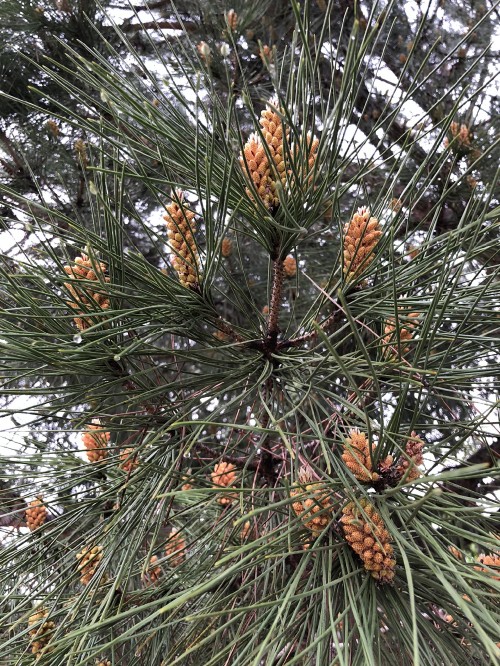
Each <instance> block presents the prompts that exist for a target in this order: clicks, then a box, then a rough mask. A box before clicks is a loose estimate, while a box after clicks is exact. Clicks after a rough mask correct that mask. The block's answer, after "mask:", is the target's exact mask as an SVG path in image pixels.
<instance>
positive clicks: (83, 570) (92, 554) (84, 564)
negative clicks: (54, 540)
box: [76, 546, 103, 585]
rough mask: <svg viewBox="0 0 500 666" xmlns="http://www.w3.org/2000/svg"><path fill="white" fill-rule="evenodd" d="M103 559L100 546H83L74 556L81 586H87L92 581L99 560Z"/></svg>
mask: <svg viewBox="0 0 500 666" xmlns="http://www.w3.org/2000/svg"><path fill="white" fill-rule="evenodd" d="M102 558H103V552H102V546H93V547H88V546H85V547H84V548H82V550H81V551H80V552H79V553H77V554H76V559H77V560H78V572H79V574H80V582H81V583H82V585H88V584H89V583H90V581H91V580H92V577H93V576H94V574H95V572H96V571H97V568H98V566H99V564H100V563H101V560H102Z"/></svg>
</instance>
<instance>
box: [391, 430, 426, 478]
mask: <svg viewBox="0 0 500 666" xmlns="http://www.w3.org/2000/svg"><path fill="white" fill-rule="evenodd" d="M423 448H424V442H423V441H422V440H421V439H420V437H419V436H418V435H417V433H416V432H414V431H413V432H412V433H411V436H410V439H409V440H408V442H407V443H406V446H405V453H406V455H405V456H401V457H400V458H399V459H398V461H397V465H396V472H397V474H398V476H399V477H400V478H401V479H402V478H404V479H405V481H415V479H418V477H419V476H420V469H419V466H420V465H422V463H423V462H424V457H423V455H422V451H423Z"/></svg>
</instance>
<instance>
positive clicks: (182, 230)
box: [163, 192, 200, 288]
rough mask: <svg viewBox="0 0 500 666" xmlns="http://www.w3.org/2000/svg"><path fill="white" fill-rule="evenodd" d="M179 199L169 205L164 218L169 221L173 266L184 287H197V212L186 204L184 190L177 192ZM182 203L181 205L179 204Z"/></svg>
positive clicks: (168, 233)
mask: <svg viewBox="0 0 500 666" xmlns="http://www.w3.org/2000/svg"><path fill="white" fill-rule="evenodd" d="M177 197H178V200H179V203H177V201H172V203H170V204H169V205H168V206H167V207H166V211H167V214H166V215H164V216H163V219H164V220H166V222H167V235H168V239H169V244H170V248H171V249H172V257H171V260H172V266H173V268H174V270H175V271H176V272H177V275H178V276H179V282H180V283H181V284H182V285H183V286H184V287H191V288H195V287H196V285H197V283H198V281H199V273H200V257H199V254H198V248H197V246H196V243H195V240H194V233H195V231H196V224H195V221H194V218H195V213H194V212H193V211H192V210H190V209H189V206H188V204H185V203H184V201H183V199H184V195H183V193H182V192H177ZM179 204H180V205H179Z"/></svg>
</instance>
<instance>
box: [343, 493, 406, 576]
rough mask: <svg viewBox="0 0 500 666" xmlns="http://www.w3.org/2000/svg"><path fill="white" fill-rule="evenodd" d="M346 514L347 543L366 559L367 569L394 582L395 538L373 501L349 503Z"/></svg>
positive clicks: (344, 523) (344, 511)
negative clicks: (392, 543) (393, 538)
mask: <svg viewBox="0 0 500 666" xmlns="http://www.w3.org/2000/svg"><path fill="white" fill-rule="evenodd" d="M342 514H343V515H342V518H341V519H340V522H341V523H342V528H343V530H344V535H345V538H346V540H347V543H348V544H349V546H350V547H351V548H352V549H353V551H354V552H355V553H356V555H358V556H359V557H360V558H361V559H362V560H363V564H364V567H365V569H366V570H367V571H369V572H370V574H371V575H372V576H373V578H375V579H376V580H378V581H379V582H380V583H389V582H390V581H392V579H393V578H394V568H395V566H396V560H395V559H394V558H393V554H394V551H393V548H392V546H391V544H390V542H391V537H390V534H389V532H388V531H387V528H386V526H385V523H384V521H383V520H382V518H381V517H380V516H379V514H378V513H377V512H376V510H375V507H374V506H373V504H370V503H369V502H368V500H366V499H361V500H360V501H359V503H358V504H356V503H354V502H349V504H347V505H346V506H345V507H344V508H343V509H342Z"/></svg>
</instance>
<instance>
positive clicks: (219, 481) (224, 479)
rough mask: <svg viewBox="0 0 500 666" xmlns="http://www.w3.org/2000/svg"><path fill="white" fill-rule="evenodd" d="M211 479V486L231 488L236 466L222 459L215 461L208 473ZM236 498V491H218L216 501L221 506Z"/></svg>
mask: <svg viewBox="0 0 500 666" xmlns="http://www.w3.org/2000/svg"><path fill="white" fill-rule="evenodd" d="M210 476H211V479H212V487H213V488H232V487H234V484H235V483H236V467H235V466H234V465H233V464H232V463H228V462H225V461H224V460H223V461H222V462H220V463H217V464H216V465H215V467H214V469H213V472H211V474H210ZM236 498H237V495H236V493H230V492H229V493H228V492H226V493H224V492H222V493H219V496H218V497H217V501H218V502H219V504H221V505H222V506H226V505H229V504H232V502H233V501H234V500H235V499H236Z"/></svg>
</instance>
